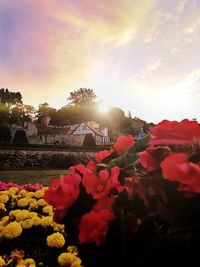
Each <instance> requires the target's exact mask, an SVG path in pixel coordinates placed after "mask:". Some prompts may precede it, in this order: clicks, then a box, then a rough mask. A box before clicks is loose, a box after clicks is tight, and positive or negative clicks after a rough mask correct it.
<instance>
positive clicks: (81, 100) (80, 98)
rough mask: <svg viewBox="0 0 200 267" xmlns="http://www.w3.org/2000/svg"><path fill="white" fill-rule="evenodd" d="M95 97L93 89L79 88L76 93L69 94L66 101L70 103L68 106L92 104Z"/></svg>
mask: <svg viewBox="0 0 200 267" xmlns="http://www.w3.org/2000/svg"><path fill="white" fill-rule="evenodd" d="M96 97H97V96H96V95H95V93H94V91H93V89H88V88H80V89H79V90H77V91H73V92H70V96H69V97H68V98H67V100H69V101H70V105H78V104H79V105H82V104H92V103H94V100H95V99H96Z"/></svg>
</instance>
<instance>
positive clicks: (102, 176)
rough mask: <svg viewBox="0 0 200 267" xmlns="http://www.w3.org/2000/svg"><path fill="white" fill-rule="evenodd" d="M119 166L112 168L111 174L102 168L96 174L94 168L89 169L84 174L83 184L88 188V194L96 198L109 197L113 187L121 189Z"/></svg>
mask: <svg viewBox="0 0 200 267" xmlns="http://www.w3.org/2000/svg"><path fill="white" fill-rule="evenodd" d="M118 176H119V167H117V166H116V167H113V168H111V175H110V174H109V172H108V171H107V170H102V171H100V172H99V173H98V174H95V173H94V172H93V171H92V170H90V169H87V171H86V173H85V175H84V176H83V180H82V184H83V186H84V187H85V188H86V191H87V193H88V194H91V195H92V196H93V198H94V199H102V198H104V197H107V196H108V194H109V193H110V190H111V189H112V188H116V189H117V190H120V184H119V182H118Z"/></svg>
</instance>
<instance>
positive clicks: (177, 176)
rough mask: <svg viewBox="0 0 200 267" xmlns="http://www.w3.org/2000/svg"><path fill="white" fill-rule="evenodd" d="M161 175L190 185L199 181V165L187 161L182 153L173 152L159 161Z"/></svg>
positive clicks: (186, 157)
mask: <svg viewBox="0 0 200 267" xmlns="http://www.w3.org/2000/svg"><path fill="white" fill-rule="evenodd" d="M161 168H162V173H163V177H164V178H165V179H168V180H170V181H177V182H180V183H182V184H187V185H189V184H190V185H191V184H194V183H197V182H199V181H200V165H198V164H194V163H191V162H189V158H188V156H187V155H186V154H184V153H174V154H172V155H170V156H168V157H167V158H166V159H165V160H164V161H163V162H162V163H161Z"/></svg>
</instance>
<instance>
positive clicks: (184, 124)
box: [150, 119, 200, 145]
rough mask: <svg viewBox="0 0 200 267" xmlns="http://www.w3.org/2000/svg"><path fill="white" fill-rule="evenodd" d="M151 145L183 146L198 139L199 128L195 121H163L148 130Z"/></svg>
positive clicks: (199, 135) (199, 134) (199, 137)
mask: <svg viewBox="0 0 200 267" xmlns="http://www.w3.org/2000/svg"><path fill="white" fill-rule="evenodd" d="M150 133H151V138H152V140H151V141H150V144H151V145H160V144H162V145H185V144H191V143H193V142H194V141H195V140H196V139H200V126H199V124H198V123H197V122H196V121H189V120H187V119H185V120H183V121H181V122H178V121H168V120H163V121H161V122H160V123H159V124H158V125H157V126H155V127H153V128H151V129H150Z"/></svg>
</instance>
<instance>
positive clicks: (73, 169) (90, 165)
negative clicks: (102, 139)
mask: <svg viewBox="0 0 200 267" xmlns="http://www.w3.org/2000/svg"><path fill="white" fill-rule="evenodd" d="M87 168H89V169H91V170H92V171H95V170H96V165H95V163H94V161H93V160H90V161H89V163H88V165H87V167H85V165H83V164H77V165H75V166H71V167H70V168H69V171H70V174H73V173H76V171H78V172H79V173H81V174H82V175H84V174H85V173H86V171H87Z"/></svg>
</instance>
